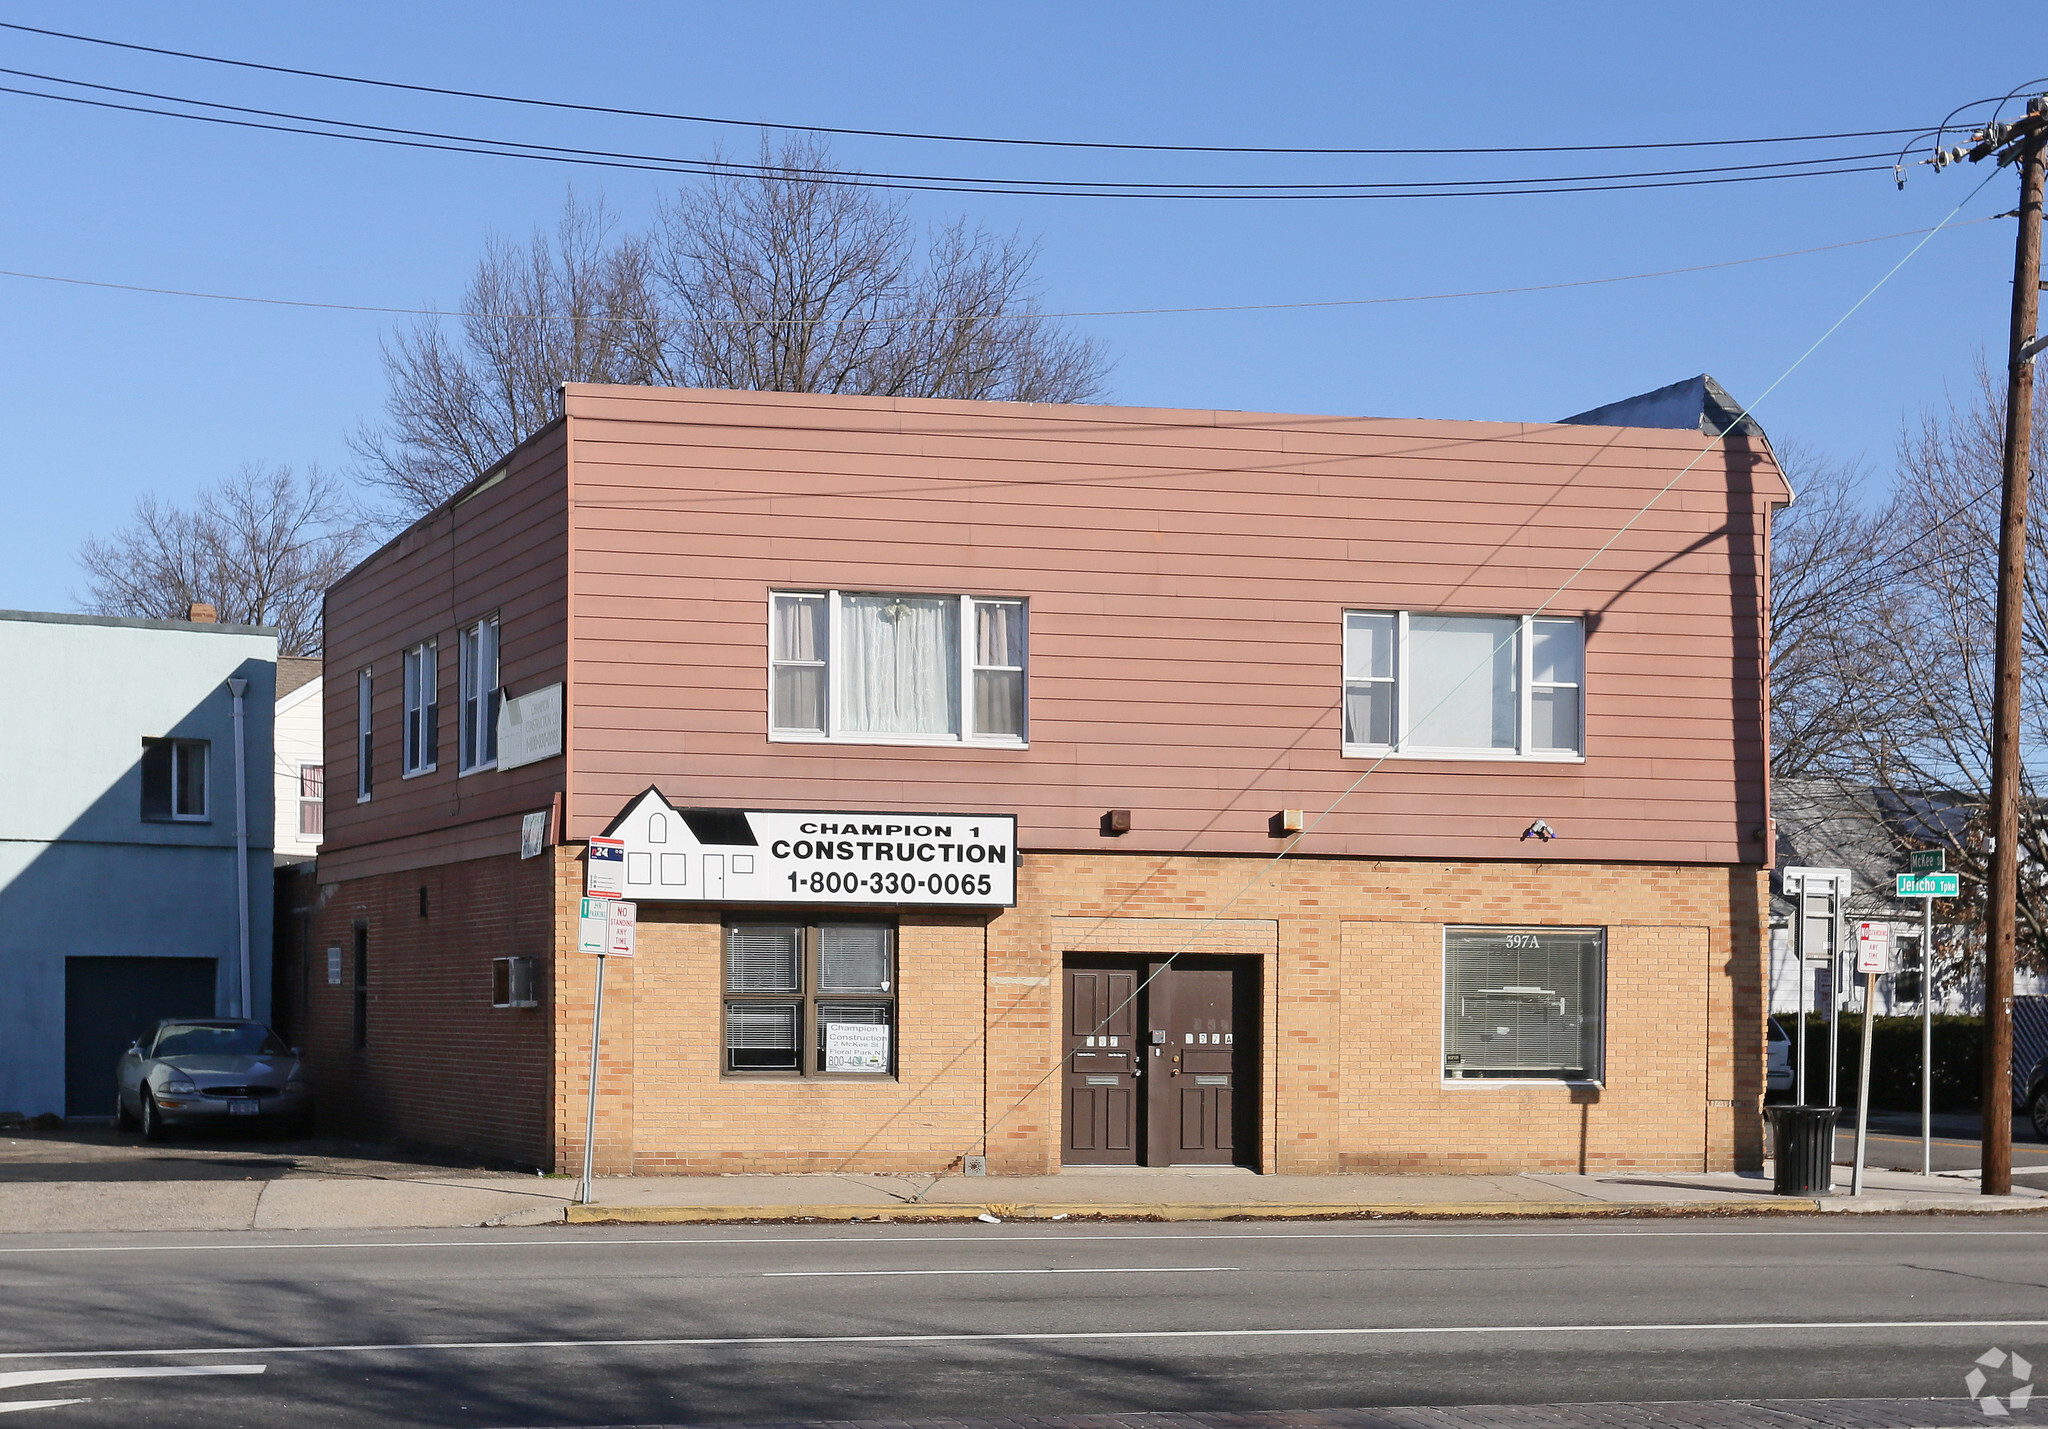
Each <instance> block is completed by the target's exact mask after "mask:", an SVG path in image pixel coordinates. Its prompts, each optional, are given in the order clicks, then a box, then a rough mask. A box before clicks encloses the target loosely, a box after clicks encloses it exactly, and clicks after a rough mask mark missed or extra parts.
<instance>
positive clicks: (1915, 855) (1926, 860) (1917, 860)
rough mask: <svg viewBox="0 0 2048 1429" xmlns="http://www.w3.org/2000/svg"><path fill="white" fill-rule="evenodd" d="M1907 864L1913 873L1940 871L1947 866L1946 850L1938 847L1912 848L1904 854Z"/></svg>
mask: <svg viewBox="0 0 2048 1429" xmlns="http://www.w3.org/2000/svg"><path fill="white" fill-rule="evenodd" d="M1906 857H1907V859H1908V860H1909V861H1910V862H1909V866H1910V867H1911V868H1912V870H1913V872H1915V873H1940V872H1942V871H1943V870H1944V869H1946V868H1947V867H1948V850H1947V849H1939V848H1920V849H1914V850H1913V851H1912V852H1911V853H1909V854H1907V855H1906Z"/></svg>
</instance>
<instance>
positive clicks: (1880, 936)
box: [1856, 923, 1892, 973]
mask: <svg viewBox="0 0 2048 1429" xmlns="http://www.w3.org/2000/svg"><path fill="white" fill-rule="evenodd" d="M1891 966H1892V925H1891V924H1889V923H1858V924H1857V925H1856V971H1857V972H1860V973H1885V972H1890V971H1891Z"/></svg>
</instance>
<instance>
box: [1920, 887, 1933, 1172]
mask: <svg viewBox="0 0 2048 1429" xmlns="http://www.w3.org/2000/svg"><path fill="white" fill-rule="evenodd" d="M1920 1174H1921V1175H1922V1176H1932V1175H1933V1174H1934V900H1933V899H1932V898H1923V899H1921V900H1920Z"/></svg>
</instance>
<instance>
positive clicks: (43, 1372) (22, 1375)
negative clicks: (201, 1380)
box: [0, 1364, 269, 1389]
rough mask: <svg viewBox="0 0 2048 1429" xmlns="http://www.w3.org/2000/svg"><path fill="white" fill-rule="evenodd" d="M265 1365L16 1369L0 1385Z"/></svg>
mask: <svg viewBox="0 0 2048 1429" xmlns="http://www.w3.org/2000/svg"><path fill="white" fill-rule="evenodd" d="M267 1368H269V1366H267V1365H260V1364H207V1365H184V1364H175V1365H140V1366H135V1367H133V1368H127V1369H123V1368H109V1369H17V1370H9V1371H7V1372H6V1373H5V1374H0V1389H23V1388H26V1387H27V1386H29V1385H31V1384H64V1383H68V1382H70V1381H72V1380H77V1379H182V1378H185V1377H186V1376H188V1375H195V1374H262V1373H263V1371H264V1370H265V1369H267Z"/></svg>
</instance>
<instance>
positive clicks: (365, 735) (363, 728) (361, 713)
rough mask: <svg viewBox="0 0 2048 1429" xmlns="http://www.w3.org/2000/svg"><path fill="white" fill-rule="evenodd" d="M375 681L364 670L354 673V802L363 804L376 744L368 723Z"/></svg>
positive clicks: (369, 673) (371, 727)
mask: <svg viewBox="0 0 2048 1429" xmlns="http://www.w3.org/2000/svg"><path fill="white" fill-rule="evenodd" d="M375 688H376V679H375V677H374V676H373V675H372V674H371V672H370V671H369V670H368V669H367V668H365V669H361V670H358V671H356V802H357V803H358V804H360V803H363V802H364V801H365V800H367V799H368V798H369V797H370V771H371V769H372V767H373V766H372V765H371V762H370V755H371V752H372V749H373V746H374V745H375V743H376V739H375V736H376V727H375V726H374V725H373V724H372V723H371V722H370V703H371V700H370V697H371V695H372V694H374V693H375Z"/></svg>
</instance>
